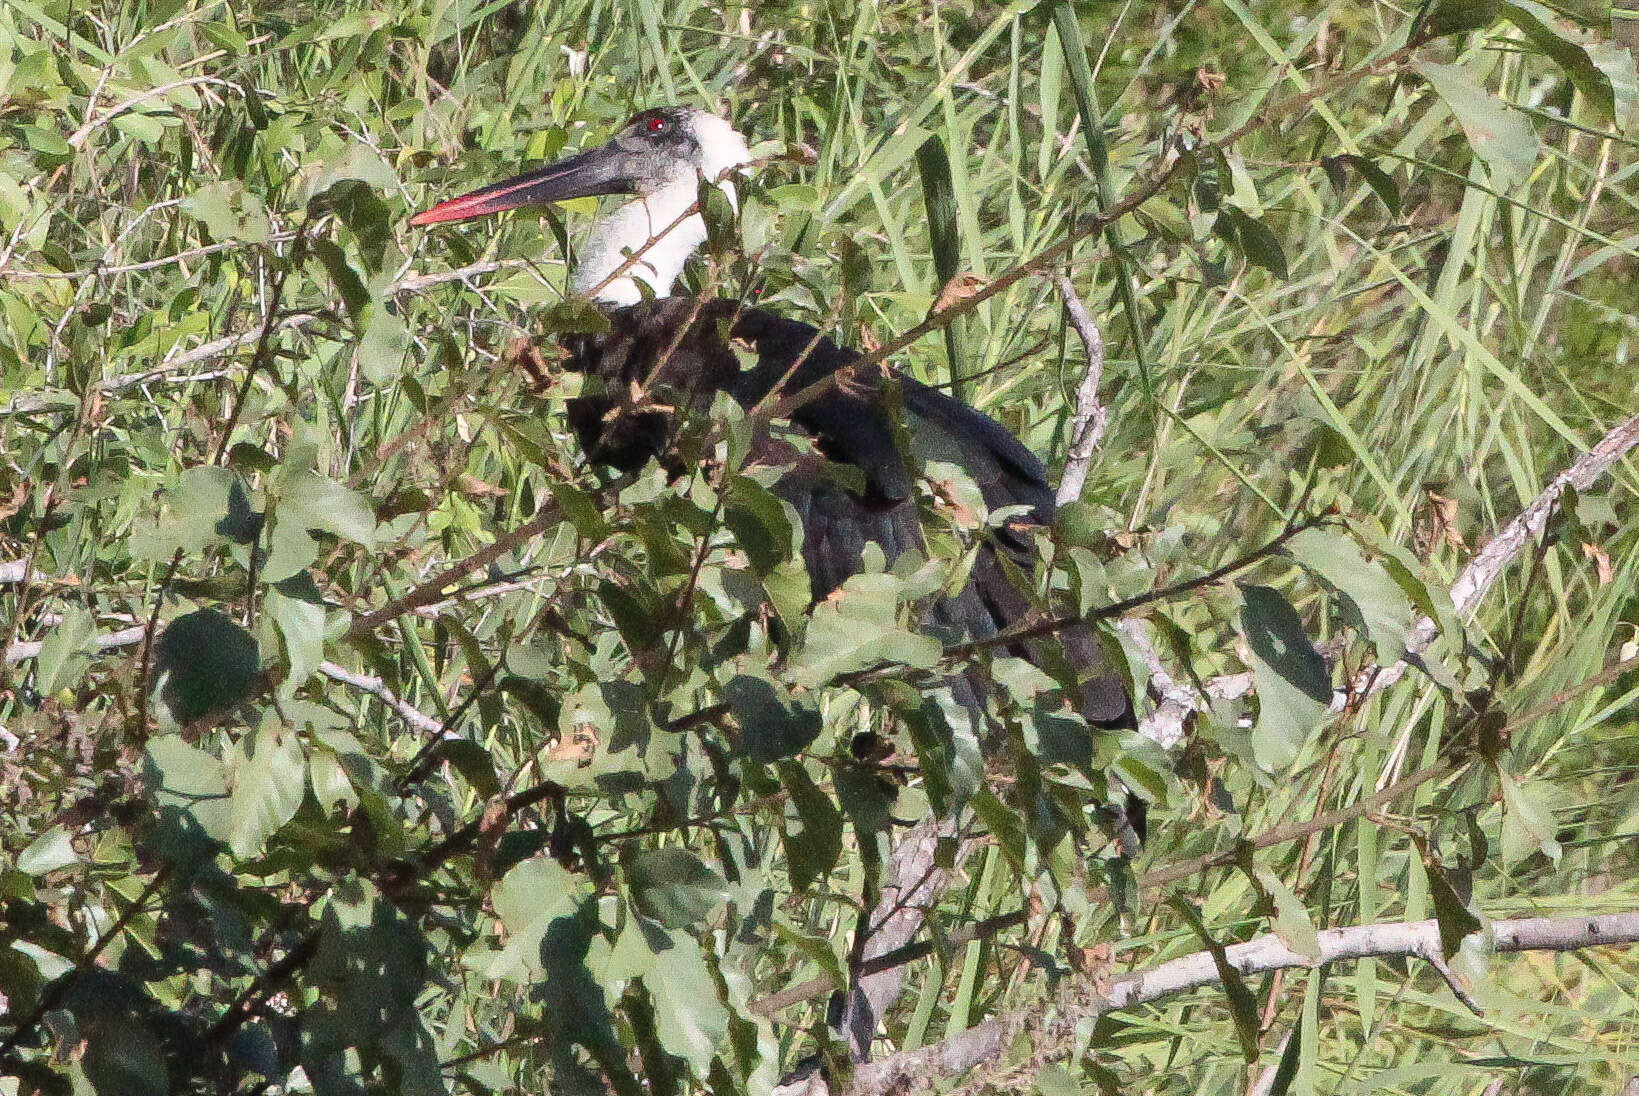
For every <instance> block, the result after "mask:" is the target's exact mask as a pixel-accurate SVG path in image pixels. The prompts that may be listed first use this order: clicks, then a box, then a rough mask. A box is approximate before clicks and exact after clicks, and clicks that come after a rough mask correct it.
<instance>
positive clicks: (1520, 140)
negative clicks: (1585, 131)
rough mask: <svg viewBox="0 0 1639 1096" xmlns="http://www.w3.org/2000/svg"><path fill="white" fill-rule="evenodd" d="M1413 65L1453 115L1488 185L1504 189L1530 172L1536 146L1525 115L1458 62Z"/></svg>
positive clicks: (1535, 156)
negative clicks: (1484, 171)
mask: <svg viewBox="0 0 1639 1096" xmlns="http://www.w3.org/2000/svg"><path fill="white" fill-rule="evenodd" d="M1416 67H1417V71H1418V72H1419V73H1421V74H1422V75H1423V77H1424V78H1425V79H1427V80H1428V82H1429V85H1430V86H1431V87H1433V88H1434V90H1435V92H1436V94H1438V95H1439V96H1440V98H1441V99H1443V100H1445V103H1446V105H1447V106H1449V107H1450V108H1451V112H1452V113H1453V114H1454V115H1456V117H1457V124H1458V125H1460V126H1462V128H1463V133H1464V134H1466V135H1467V137H1468V144H1469V147H1470V148H1472V149H1473V150H1474V155H1476V156H1478V157H1479V158H1480V162H1481V163H1483V164H1484V165H1485V169H1486V173H1487V174H1488V175H1489V176H1490V177H1491V185H1492V186H1494V187H1496V188H1497V189H1499V190H1505V189H1507V188H1508V187H1510V186H1512V185H1514V184H1515V183H1517V182H1519V181H1520V180H1521V179H1524V178H1525V176H1526V175H1528V174H1530V171H1531V169H1532V168H1533V167H1535V166H1536V162H1537V152H1538V149H1537V138H1536V134H1535V133H1534V132H1533V131H1532V129H1531V121H1530V119H1529V118H1527V117H1526V116H1525V115H1524V114H1523V113H1521V112H1519V111H1517V110H1513V109H1511V108H1509V107H1507V106H1505V105H1504V104H1503V103H1502V101H1501V100H1499V99H1497V98H1495V97H1494V96H1492V95H1491V94H1490V93H1489V92H1487V91H1486V90H1485V89H1484V88H1483V87H1481V86H1479V84H1477V83H1475V82H1474V81H1473V80H1472V79H1470V77H1469V72H1468V70H1467V69H1466V68H1464V67H1463V66H1461V65H1436V64H1433V63H1432V62H1424V63H1423V64H1420V65H1418V66H1416Z"/></svg>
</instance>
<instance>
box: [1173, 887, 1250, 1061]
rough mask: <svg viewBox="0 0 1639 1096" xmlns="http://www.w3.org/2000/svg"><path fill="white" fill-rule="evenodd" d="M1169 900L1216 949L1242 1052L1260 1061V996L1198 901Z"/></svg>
mask: <svg viewBox="0 0 1639 1096" xmlns="http://www.w3.org/2000/svg"><path fill="white" fill-rule="evenodd" d="M1168 904H1169V905H1171V906H1172V908H1173V909H1175V910H1177V911H1178V912H1180V913H1182V914H1183V915H1184V920H1186V921H1187V922H1189V925H1190V927H1191V928H1192V929H1194V930H1195V934H1196V935H1197V936H1199V937H1200V938H1201V942H1202V943H1203V944H1205V945H1206V947H1207V950H1208V951H1210V952H1211V953H1212V962H1213V964H1214V965H1215V966H1216V967H1217V968H1218V980H1219V982H1221V983H1222V984H1223V987H1224V994H1225V996H1227V997H1228V998H1229V1014H1230V1016H1231V1018H1233V1019H1234V1021H1235V1034H1236V1035H1237V1036H1239V1037H1240V1041H1241V1054H1242V1056H1243V1057H1245V1059H1246V1060H1247V1061H1248V1062H1256V1061H1257V1060H1258V1026H1259V1025H1258V1000H1257V998H1256V997H1254V996H1253V995H1252V991H1251V990H1250V989H1248V988H1247V986H1246V981H1245V980H1244V979H1243V978H1242V977H1241V972H1240V971H1238V970H1236V969H1235V965H1234V964H1233V963H1231V962H1230V961H1229V954H1228V951H1227V949H1226V948H1225V947H1224V946H1223V945H1222V944H1220V943H1219V942H1218V941H1217V940H1216V939H1214V938H1213V936H1212V934H1211V933H1210V932H1208V931H1207V927H1206V922H1204V921H1202V920H1201V914H1200V912H1199V911H1198V910H1196V908H1195V905H1194V903H1192V902H1191V901H1190V900H1189V899H1188V898H1185V897H1184V896H1183V895H1181V894H1175V895H1173V896H1172V897H1171V899H1169V902H1168Z"/></svg>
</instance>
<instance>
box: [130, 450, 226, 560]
mask: <svg viewBox="0 0 1639 1096" xmlns="http://www.w3.org/2000/svg"><path fill="white" fill-rule="evenodd" d="M236 482H237V481H236V479H235V477H234V475H233V473H232V472H230V471H228V470H227V469H226V468H218V467H216V466H214V465H207V466H202V467H197V468H189V469H187V470H186V471H184V472H183V473H182V475H181V476H180V477H179V478H178V480H177V483H176V486H175V487H172V488H170V489H168V490H167V491H166V492H165V495H164V497H163V499H162V500H161V503H160V512H159V516H158V517H157V518H156V519H155V520H154V522H153V523H152V524H151V525H148V526H146V527H144V528H139V529H138V531H137V532H136V533H135V535H133V537H132V538H131V552H132V554H133V555H135V556H137V557H138V558H141V559H149V560H154V561H158V562H165V563H169V562H170V558H171V556H172V555H173V554H175V553H176V552H178V551H181V552H184V553H187V554H194V553H197V552H200V551H203V550H204V548H205V547H206V546H207V545H209V544H212V543H215V542H216V541H217V540H218V539H219V538H221V537H230V538H232V536H233V534H234V533H235V532H236V531H238V530H239V527H240V525H241V524H242V523H241V522H239V521H237V520H235V519H234V513H235V511H234V510H233V509H232V508H231V506H230V502H229V496H230V493H231V492H232V490H233V488H234V486H235V484H236Z"/></svg>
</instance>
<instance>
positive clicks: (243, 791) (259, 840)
mask: <svg viewBox="0 0 1639 1096" xmlns="http://www.w3.org/2000/svg"><path fill="white" fill-rule="evenodd" d="M240 750H241V751H242V752H241V753H240V756H239V758H238V760H237V763H236V764H234V765H233V766H232V767H231V771H230V775H229V781H230V783H231V785H232V788H233V792H232V799H231V811H232V824H231V826H230V828H229V831H228V847H229V848H231V849H232V850H233V854H234V855H235V856H237V857H238V858H239V859H241V860H250V859H253V858H254V857H257V856H260V855H261V854H262V850H263V848H264V847H265V846H266V844H267V839H268V838H269V837H272V836H273V835H274V834H275V833H277V832H278V831H279V828H280V827H282V826H283V825H284V824H285V823H286V822H289V821H290V820H291V819H292V818H294V817H295V816H296V809H297V808H298V807H300V806H301V805H302V795H303V794H304V792H305V791H306V788H307V756H306V754H304V753H303V752H302V744H301V741H300V740H299V739H298V737H297V735H296V734H295V732H294V731H291V730H289V729H288V728H286V727H284V726H283V725H282V724H281V723H279V721H278V719H277V717H276V716H273V715H272V714H271V713H270V715H269V718H268V719H267V720H265V721H264V722H263V723H262V725H261V726H260V727H258V728H257V729H256V730H255V732H253V733H252V734H250V735H249V736H247V737H246V739H245V740H244V742H242V743H241V744H240Z"/></svg>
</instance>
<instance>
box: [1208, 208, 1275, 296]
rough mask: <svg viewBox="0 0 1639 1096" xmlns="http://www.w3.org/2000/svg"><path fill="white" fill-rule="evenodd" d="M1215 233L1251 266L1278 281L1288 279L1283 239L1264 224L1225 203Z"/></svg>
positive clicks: (1215, 225) (1219, 212)
mask: <svg viewBox="0 0 1639 1096" xmlns="http://www.w3.org/2000/svg"><path fill="white" fill-rule="evenodd" d="M1213 231H1215V232H1216V233H1217V234H1218V235H1219V236H1221V237H1222V238H1223V239H1224V240H1225V241H1227V242H1228V243H1229V244H1231V245H1232V246H1234V247H1235V248H1236V249H1237V250H1239V251H1240V253H1241V254H1242V255H1243V256H1245V258H1246V261H1247V262H1249V263H1252V264H1254V265H1256V266H1261V267H1263V268H1264V269H1265V270H1267V271H1269V272H1270V273H1271V274H1273V275H1274V276H1275V277H1277V278H1285V277H1287V268H1286V252H1285V251H1283V250H1281V246H1280V237H1278V236H1276V235H1275V233H1274V232H1273V231H1272V230H1271V229H1270V228H1269V226H1268V225H1266V224H1264V223H1263V222H1262V221H1261V220H1259V219H1257V218H1256V217H1253V216H1251V215H1249V214H1247V213H1246V212H1244V211H1243V210H1240V209H1237V208H1236V207H1235V206H1232V205H1229V204H1228V203H1225V204H1224V205H1223V206H1222V207H1220V208H1219V210H1218V220H1217V222H1216V223H1215V224H1214V225H1213Z"/></svg>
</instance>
